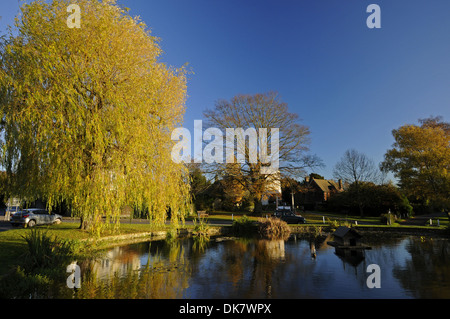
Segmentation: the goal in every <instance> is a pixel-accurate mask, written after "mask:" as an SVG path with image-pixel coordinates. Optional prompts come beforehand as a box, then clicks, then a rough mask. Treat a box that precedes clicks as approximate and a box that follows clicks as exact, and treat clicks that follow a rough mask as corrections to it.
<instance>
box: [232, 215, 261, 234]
mask: <svg viewBox="0 0 450 319" xmlns="http://www.w3.org/2000/svg"><path fill="white" fill-rule="evenodd" d="M231 227H232V231H233V234H234V235H236V236H249V235H252V234H254V233H255V231H256V227H255V224H254V222H252V221H251V220H250V218H248V217H247V216H246V215H244V216H242V217H240V218H237V219H236V220H234V221H233V225H232V226H231Z"/></svg>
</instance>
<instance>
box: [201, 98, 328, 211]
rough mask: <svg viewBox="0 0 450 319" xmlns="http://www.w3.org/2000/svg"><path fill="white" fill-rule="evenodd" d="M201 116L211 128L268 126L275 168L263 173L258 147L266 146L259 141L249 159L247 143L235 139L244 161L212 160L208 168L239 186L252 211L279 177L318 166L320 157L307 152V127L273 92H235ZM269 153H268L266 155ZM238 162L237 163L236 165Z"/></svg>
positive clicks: (269, 142)
mask: <svg viewBox="0 0 450 319" xmlns="http://www.w3.org/2000/svg"><path fill="white" fill-rule="evenodd" d="M204 116H205V117H206V119H207V124H208V125H209V126H210V127H215V128H219V129H220V130H221V131H223V132H225V131H226V130H227V129H228V128H232V129H237V128H241V129H243V130H247V129H255V130H256V131H258V130H259V129H267V135H266V136H265V137H264V136H263V137H264V138H266V141H267V145H266V147H267V148H268V149H269V148H270V151H269V152H268V153H270V157H271V161H273V160H274V159H276V160H277V161H279V165H278V167H277V169H272V170H268V171H266V172H264V171H263V170H262V168H264V167H265V164H266V163H264V161H263V160H262V157H261V156H260V155H261V150H262V149H264V148H265V147H264V146H262V145H263V144H262V145H261V143H259V144H258V149H255V150H254V151H255V154H256V153H258V151H259V156H255V159H256V160H252V158H251V156H250V155H249V154H251V147H250V145H249V142H246V141H238V140H237V139H235V140H234V142H233V143H231V144H232V146H233V147H235V148H234V150H233V152H234V154H235V155H236V156H235V158H236V159H237V158H238V155H239V154H238V151H237V150H238V149H239V146H240V145H242V144H243V145H242V149H244V150H245V154H244V155H245V158H244V160H243V161H238V160H236V162H235V163H214V164H212V165H210V166H209V167H208V168H207V170H208V172H210V173H213V174H215V175H218V176H224V175H226V176H227V178H228V179H233V180H234V181H235V182H237V183H238V184H240V185H242V187H243V189H244V190H247V191H248V192H249V194H250V196H251V198H250V201H252V202H253V203H254V207H255V211H259V210H261V208H262V206H261V196H262V195H263V194H264V193H265V192H266V191H267V190H269V189H271V188H273V187H275V186H276V185H279V182H280V179H281V177H282V176H297V177H298V176H300V174H303V173H304V169H305V168H306V167H317V166H321V165H322V162H321V160H320V159H319V158H318V157H316V156H312V155H308V154H307V151H308V146H309V142H310V140H309V134H310V131H309V128H308V127H307V126H305V125H302V124H300V123H299V122H300V121H299V117H298V115H297V114H294V113H290V112H289V110H288V105H287V104H286V103H284V102H282V101H281V99H280V97H279V96H278V94H277V93H276V92H267V93H260V94H254V95H237V96H235V97H233V98H232V99H231V100H229V101H227V100H220V101H218V102H217V103H216V105H215V108H214V109H210V110H206V111H205V112H204ZM272 129H278V130H279V134H278V138H275V137H274V136H272ZM274 139H276V140H278V149H272V142H273V140H274ZM267 155H268V154H267ZM236 163H237V165H236Z"/></svg>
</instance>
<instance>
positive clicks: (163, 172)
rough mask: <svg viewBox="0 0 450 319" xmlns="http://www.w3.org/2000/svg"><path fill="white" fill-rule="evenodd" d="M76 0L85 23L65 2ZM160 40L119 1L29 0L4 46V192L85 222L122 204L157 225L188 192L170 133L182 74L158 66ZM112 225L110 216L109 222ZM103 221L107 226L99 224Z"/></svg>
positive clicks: (0, 87)
mask: <svg viewBox="0 0 450 319" xmlns="http://www.w3.org/2000/svg"><path fill="white" fill-rule="evenodd" d="M71 4H77V5H78V6H79V7H80V9H81V10H80V15H81V19H80V28H76V27H75V28H74V27H70V23H68V17H69V16H70V12H69V13H68V11H67V10H68V7H69V5H71ZM161 54H162V50H161V48H160V46H159V44H158V39H157V38H155V37H154V36H152V35H151V33H150V31H149V29H148V28H147V26H146V25H145V24H144V23H143V22H141V21H140V20H139V19H138V18H135V17H131V16H130V15H129V14H128V13H127V10H126V9H122V8H120V7H119V6H118V5H116V3H115V1H113V0H109V1H99V0H78V1H75V0H70V1H69V0H53V1H51V2H50V3H49V2H48V1H34V2H31V3H30V4H24V5H23V6H22V7H21V14H20V15H19V16H18V17H17V18H16V23H15V29H13V28H11V30H10V31H9V32H8V34H7V35H5V36H3V37H2V40H1V42H0V112H1V149H2V154H1V161H2V165H3V167H4V169H5V170H6V171H7V181H6V183H7V192H8V194H10V195H15V196H20V197H21V198H26V199H28V200H32V199H36V198H42V199H44V200H46V201H47V202H48V206H49V208H51V207H52V206H53V205H55V204H57V203H59V202H62V201H65V202H66V203H69V205H70V208H71V210H72V213H73V215H75V216H79V217H81V218H82V220H83V222H82V227H83V228H92V229H100V228H101V227H94V226H99V225H105V224H102V223H98V221H99V220H100V219H101V216H107V217H108V218H109V219H112V220H114V221H117V220H118V217H119V215H120V209H121V207H123V206H124V205H131V206H133V207H137V208H141V209H148V211H149V215H150V217H151V218H152V219H153V220H155V221H157V222H162V221H163V220H165V218H166V213H167V211H168V210H170V212H171V216H172V218H173V220H174V221H175V220H177V221H178V220H179V219H180V218H182V215H183V212H184V209H185V208H186V206H187V205H186V204H187V201H188V199H189V195H188V189H187V186H186V185H187V183H185V182H186V176H187V172H186V170H185V168H184V167H183V166H180V165H177V164H175V163H173V162H172V161H171V155H170V152H171V148H172V145H173V142H172V141H171V138H170V132H171V131H172V130H173V129H174V128H175V127H176V126H179V125H180V123H181V121H182V116H183V114H184V109H185V98H186V72H185V69H184V68H179V69H176V68H173V67H169V66H167V65H165V64H164V63H161V62H160V61H159V57H160V55H161ZM108 224H109V223H108ZM102 227H103V226H102Z"/></svg>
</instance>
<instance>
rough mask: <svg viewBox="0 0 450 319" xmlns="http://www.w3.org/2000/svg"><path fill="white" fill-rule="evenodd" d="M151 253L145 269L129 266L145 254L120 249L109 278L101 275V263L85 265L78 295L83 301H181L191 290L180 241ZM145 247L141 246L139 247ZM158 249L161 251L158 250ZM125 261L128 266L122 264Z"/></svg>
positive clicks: (159, 247)
mask: <svg viewBox="0 0 450 319" xmlns="http://www.w3.org/2000/svg"><path fill="white" fill-rule="evenodd" d="M157 246H158V247H157V251H156V253H155V252H153V253H152V252H151V246H150V245H149V246H147V247H148V249H149V254H148V258H147V263H146V264H145V266H144V267H142V268H141V267H139V268H138V269H136V267H134V266H132V267H129V266H130V264H129V263H127V262H128V261H130V260H133V265H134V264H135V263H134V261H135V260H136V259H139V257H140V256H141V255H142V251H139V250H133V249H129V248H126V247H121V248H122V249H123V251H121V252H120V254H119V258H118V259H117V260H115V261H114V262H117V263H118V264H120V265H121V266H119V267H118V268H117V267H112V268H111V269H113V270H117V269H121V271H114V272H111V273H109V274H108V276H105V274H103V276H101V277H100V276H99V273H98V269H99V268H98V261H97V263H96V262H94V263H89V264H85V265H83V266H84V267H83V268H85V269H84V271H83V277H82V287H81V289H80V290H78V291H77V292H76V294H75V296H74V297H75V298H80V299H94V298H100V299H123V298H126V299H160V298H164V299H166V298H167V299H173V298H181V297H182V296H183V292H184V290H185V289H186V288H187V287H188V280H189V277H190V271H189V263H188V260H187V258H186V256H185V251H184V248H183V246H182V244H181V243H180V242H176V241H174V242H171V243H170V244H163V245H157ZM140 247H142V246H140ZM158 249H159V250H158ZM123 261H125V263H121V262H123Z"/></svg>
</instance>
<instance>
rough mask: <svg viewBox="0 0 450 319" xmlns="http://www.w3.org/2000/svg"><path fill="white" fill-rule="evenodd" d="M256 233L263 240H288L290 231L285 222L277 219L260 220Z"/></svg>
mask: <svg viewBox="0 0 450 319" xmlns="http://www.w3.org/2000/svg"><path fill="white" fill-rule="evenodd" d="M258 233H259V234H260V236H261V237H262V238H265V239H271V240H272V239H283V240H286V239H288V237H289V235H290V234H291V229H290V228H289V226H288V224H287V223H286V222H285V221H282V220H281V219H279V218H260V219H259V220H258Z"/></svg>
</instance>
